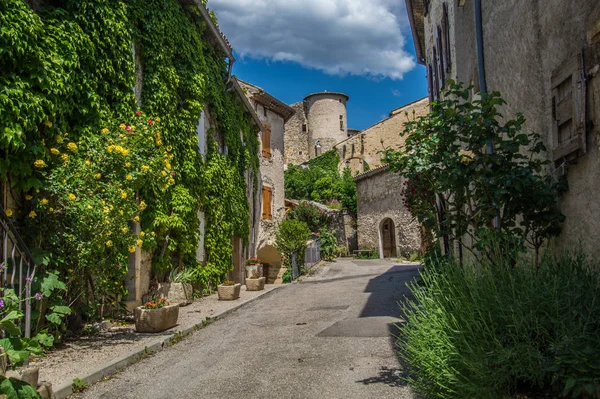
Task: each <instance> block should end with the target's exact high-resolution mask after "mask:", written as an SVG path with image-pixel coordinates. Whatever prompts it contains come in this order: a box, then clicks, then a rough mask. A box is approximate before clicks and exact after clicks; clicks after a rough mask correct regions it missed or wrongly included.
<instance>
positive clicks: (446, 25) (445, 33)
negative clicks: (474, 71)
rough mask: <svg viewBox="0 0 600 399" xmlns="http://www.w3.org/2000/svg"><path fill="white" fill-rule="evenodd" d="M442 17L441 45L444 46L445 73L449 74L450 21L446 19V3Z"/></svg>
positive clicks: (450, 58)
mask: <svg viewBox="0 0 600 399" xmlns="http://www.w3.org/2000/svg"><path fill="white" fill-rule="evenodd" d="M443 7H444V10H443V16H442V38H443V40H442V43H443V45H444V57H445V61H446V72H447V73H450V69H451V63H452V54H451V50H450V20H449V18H448V6H447V4H446V3H444V5H443Z"/></svg>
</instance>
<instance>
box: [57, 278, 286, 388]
mask: <svg viewBox="0 0 600 399" xmlns="http://www.w3.org/2000/svg"><path fill="white" fill-rule="evenodd" d="M285 286H286V285H280V286H276V287H273V289H271V290H269V291H265V292H263V293H261V294H259V295H257V296H255V297H253V298H250V299H248V300H246V301H245V302H241V303H239V304H237V305H236V306H234V307H232V308H231V309H227V310H224V311H222V312H221V313H217V314H216V315H214V316H212V317H205V318H203V319H202V320H201V321H200V322H199V323H197V324H194V325H193V326H191V327H188V328H184V329H182V330H177V331H175V332H173V333H172V334H169V335H167V336H165V337H164V338H158V339H157V340H156V341H153V342H152V343H150V345H146V346H145V347H144V348H139V349H136V350H135V351H133V352H130V353H128V354H126V355H123V356H121V357H118V358H116V359H113V360H111V361H109V362H107V363H104V364H103V365H101V366H99V367H97V368H96V369H94V370H92V371H91V372H90V373H89V374H87V375H86V376H83V377H77V378H79V379H80V380H81V381H84V382H85V383H87V385H92V384H95V383H97V382H99V381H102V380H103V379H104V378H106V377H109V376H111V375H113V374H115V372H117V371H118V370H122V369H124V368H125V367H128V366H131V365H132V364H134V363H137V362H138V361H139V360H141V359H143V358H144V356H145V355H148V354H155V353H158V352H161V351H162V350H164V349H166V348H168V347H169V346H172V345H175V344H176V343H177V342H179V340H181V339H182V338H184V337H186V336H188V335H191V334H193V333H194V332H196V331H198V330H200V329H202V328H204V327H205V326H207V325H208V324H210V323H211V322H213V321H216V320H218V319H221V318H223V317H225V316H226V315H228V314H230V313H233V312H235V311H236V310H238V309H240V308H242V307H244V306H246V305H247V304H249V303H252V302H254V301H256V300H257V299H259V298H265V297H267V296H269V295H270V294H271V293H273V292H275V291H277V290H279V289H281V288H283V287H285ZM71 394H73V386H72V383H71V382H66V383H63V384H61V385H60V386H57V387H56V389H54V395H55V397H56V399H64V398H67V397H69V396H70V395H71Z"/></svg>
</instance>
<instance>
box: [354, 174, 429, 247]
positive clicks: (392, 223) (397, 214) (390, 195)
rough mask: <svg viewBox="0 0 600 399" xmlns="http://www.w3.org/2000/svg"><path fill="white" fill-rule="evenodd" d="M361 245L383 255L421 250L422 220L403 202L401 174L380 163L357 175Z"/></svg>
mask: <svg viewBox="0 0 600 399" xmlns="http://www.w3.org/2000/svg"><path fill="white" fill-rule="evenodd" d="M354 181H355V182H356V203H357V231H358V248H359V249H371V250H376V251H378V253H379V256H380V258H382V259H383V258H397V257H405V258H408V257H410V255H411V254H413V253H415V252H419V251H420V246H421V236H420V230H419V224H418V223H417V221H416V220H415V218H414V217H413V216H412V215H411V214H410V212H409V210H408V209H406V207H405V206H404V204H403V199H402V195H400V193H401V191H402V183H403V179H402V178H401V177H400V175H398V174H396V173H392V172H390V169H389V166H388V165H383V166H380V167H379V168H376V169H372V170H370V171H368V172H365V173H362V174H359V175H358V176H356V177H355V178H354Z"/></svg>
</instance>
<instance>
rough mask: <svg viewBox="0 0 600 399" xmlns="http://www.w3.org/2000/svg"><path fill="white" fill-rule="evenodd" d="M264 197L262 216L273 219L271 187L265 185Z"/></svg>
mask: <svg viewBox="0 0 600 399" xmlns="http://www.w3.org/2000/svg"><path fill="white" fill-rule="evenodd" d="M262 199H263V206H262V209H263V212H262V218H263V219H267V220H272V219H273V211H272V208H273V206H272V202H273V189H272V188H271V187H266V186H263V192H262Z"/></svg>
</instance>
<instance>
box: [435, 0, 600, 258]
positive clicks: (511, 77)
mask: <svg viewBox="0 0 600 399" xmlns="http://www.w3.org/2000/svg"><path fill="white" fill-rule="evenodd" d="M430 4H431V6H430V12H429V15H428V16H426V18H425V43H426V48H427V50H426V55H427V57H428V60H429V61H428V62H431V61H430V60H431V57H432V51H433V46H434V43H435V31H434V29H435V28H436V26H437V24H439V21H440V19H441V7H442V6H441V5H442V1H441V0H437V1H430ZM446 4H447V6H448V13H449V19H450V21H451V29H450V42H451V46H450V48H451V50H452V60H453V63H452V70H451V74H450V76H451V77H452V78H454V79H456V80H458V81H462V82H465V83H467V84H469V83H473V84H475V89H474V92H476V91H478V90H479V83H478V67H477V58H476V46H475V27H474V22H473V21H474V10H473V5H472V2H466V4H465V6H463V7H459V6H457V5H456V2H446ZM482 14H483V15H482V18H483V27H484V30H483V36H484V37H483V41H484V55H485V73H486V78H487V86H488V91H499V92H500V93H501V94H502V97H503V98H504V99H505V100H506V102H507V104H506V106H505V107H504V109H503V110H502V113H503V115H504V117H505V118H511V119H512V118H514V117H515V116H516V114H517V113H518V112H521V113H523V114H524V116H525V118H526V119H527V123H526V125H525V130H526V131H528V132H537V133H540V134H542V136H543V139H544V142H545V144H546V147H547V148H548V149H549V151H548V153H547V154H546V155H547V157H548V158H549V159H550V161H554V157H553V149H554V147H555V143H556V142H557V138H556V137H555V133H554V132H553V131H554V127H555V123H556V122H555V121H554V117H553V107H552V98H553V93H552V84H551V78H552V75H553V72H554V71H556V70H557V69H558V68H559V66H561V64H564V63H565V62H568V61H569V60H572V61H573V60H574V58H576V56H577V53H578V52H579V51H581V49H582V48H585V47H586V46H589V45H590V44H592V43H594V42H596V43H598V42H600V3H599V2H598V1H597V0H581V1H578V2H577V6H574V5H573V4H572V2H565V1H562V0H530V1H519V0H505V1H494V0H482ZM598 51H599V50H598V47H596V50H595V53H596V57H598V54H597V53H598ZM593 53H594V51H592V52H590V51H588V54H585V59H587V60H588V61H589V60H590V59H593V58H594V55H593ZM596 59H598V58H596ZM577 61H578V60H575V62H577ZM595 65H597V61H595V63H592V65H588V68H587V70H586V75H587V76H586V77H587V89H588V95H587V116H588V125H587V126H588V130H587V133H586V141H585V143H586V146H587V151H586V153H585V154H583V153H580V154H578V156H577V157H576V159H573V160H571V161H570V162H569V163H567V164H565V165H561V162H560V161H559V162H557V163H554V162H553V163H552V165H551V166H550V167H549V168H548V173H549V174H550V175H551V176H552V178H554V179H558V178H559V177H560V176H561V175H563V174H566V177H567V180H568V183H569V190H568V192H567V193H565V194H564V196H563V197H562V198H561V200H560V209H561V211H562V212H563V213H564V214H565V216H566V221H565V223H564V224H563V233H562V234H561V236H560V237H558V239H556V240H555V244H556V245H557V246H558V247H561V248H573V247H574V246H577V245H578V243H579V242H580V240H581V243H582V245H583V248H584V249H585V250H586V251H587V252H589V253H592V254H600V247H598V246H597V245H596V242H597V238H598V231H600V202H599V201H597V198H598V196H599V195H600V187H599V186H598V184H597V182H598V181H600V150H599V148H598V146H599V141H598V138H599V135H600V111H599V110H600V83H599V80H600V77H598V69H597V68H596V69H594V67H595Z"/></svg>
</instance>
